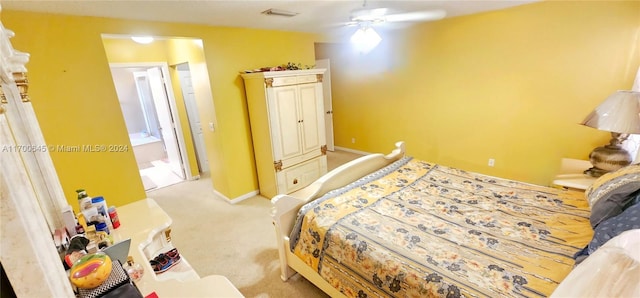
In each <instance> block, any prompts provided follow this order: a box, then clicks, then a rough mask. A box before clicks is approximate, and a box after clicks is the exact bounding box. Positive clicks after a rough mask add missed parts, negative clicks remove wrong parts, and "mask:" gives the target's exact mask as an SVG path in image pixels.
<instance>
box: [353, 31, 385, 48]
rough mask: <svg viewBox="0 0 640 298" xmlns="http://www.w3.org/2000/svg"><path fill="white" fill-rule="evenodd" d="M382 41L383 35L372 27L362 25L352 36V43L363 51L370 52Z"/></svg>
mask: <svg viewBox="0 0 640 298" xmlns="http://www.w3.org/2000/svg"><path fill="white" fill-rule="evenodd" d="M381 41H382V37H380V35H378V33H377V32H376V31H375V30H373V28H371V27H360V28H358V30H356V32H355V33H353V35H352V36H351V44H352V45H353V46H354V47H355V49H356V50H357V51H358V52H361V53H368V52H369V51H371V50H373V49H374V48H375V47H376V46H378V44H379V43H380V42H381Z"/></svg>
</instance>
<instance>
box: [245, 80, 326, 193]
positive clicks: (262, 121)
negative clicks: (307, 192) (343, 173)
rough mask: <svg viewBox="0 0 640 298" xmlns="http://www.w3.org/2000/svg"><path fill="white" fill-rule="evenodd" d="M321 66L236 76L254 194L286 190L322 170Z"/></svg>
mask: <svg viewBox="0 0 640 298" xmlns="http://www.w3.org/2000/svg"><path fill="white" fill-rule="evenodd" d="M324 72H325V69H307V70H285V71H267V72H256V73H244V74H241V75H242V78H243V79H244V85H245V91H246V97H247V105H248V108H249V119H250V122H251V135H252V139H253V149H254V155H255V159H256V169H257V173H258V183H259V187H260V194H262V195H263V196H265V197H267V198H271V197H273V196H275V195H277V194H289V193H292V192H294V191H296V190H299V189H301V188H303V187H305V186H307V185H309V184H310V183H311V182H313V181H315V180H316V179H318V178H319V177H320V176H322V175H323V174H325V173H326V172H327V157H326V136H325V124H324V102H323V96H322V76H323V74H324Z"/></svg>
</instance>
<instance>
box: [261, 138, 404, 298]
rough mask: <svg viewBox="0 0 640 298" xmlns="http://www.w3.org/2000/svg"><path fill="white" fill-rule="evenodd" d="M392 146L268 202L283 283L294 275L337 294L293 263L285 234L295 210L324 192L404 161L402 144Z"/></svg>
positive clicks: (296, 211)
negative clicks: (389, 149)
mask: <svg viewBox="0 0 640 298" xmlns="http://www.w3.org/2000/svg"><path fill="white" fill-rule="evenodd" d="M395 146H396V149H394V150H393V151H392V152H391V153H389V154H387V155H384V154H380V153H377V154H370V155H366V156H363V157H360V158H358V159H355V160H353V161H350V162H348V163H346V164H344V165H342V166H340V167H338V168H336V169H334V170H332V171H331V172H329V173H327V174H325V175H324V176H322V177H320V178H319V179H318V180H316V181H315V182H313V183H312V184H310V185H309V186H307V187H305V188H304V189H302V190H300V191H298V192H296V193H295V194H292V195H277V196H275V197H273V198H272V199H271V204H272V210H271V217H272V218H273V224H274V226H275V230H276V240H277V245H278V253H279V257H280V277H281V278H282V280H283V281H286V280H287V279H289V277H291V276H292V275H294V274H295V273H296V272H298V273H300V274H301V275H302V276H304V277H305V278H307V279H308V280H309V281H311V282H313V283H314V284H315V285H316V286H318V287H319V288H321V289H322V290H323V291H325V292H326V293H327V294H329V295H331V296H332V297H334V295H335V293H338V294H339V292H337V290H336V289H334V288H333V287H331V286H330V285H329V284H328V283H327V282H326V281H324V279H322V278H321V277H320V276H319V275H318V273H317V272H315V271H313V270H311V268H309V267H306V265H305V264H304V263H303V262H302V261H300V262H297V261H299V259H297V256H295V255H293V253H291V251H290V249H289V234H290V233H291V229H292V228H293V225H294V224H295V221H296V216H297V213H298V210H299V209H300V207H302V205H304V204H306V203H307V202H310V201H312V200H315V199H317V198H319V197H321V196H322V195H323V194H325V193H326V192H328V191H330V190H334V189H337V188H340V187H343V186H345V185H347V184H349V183H351V182H353V181H355V180H357V179H359V178H361V177H363V176H365V175H367V174H369V173H372V172H374V171H376V170H378V169H381V168H383V167H385V166H387V165H389V164H391V163H393V162H395V161H397V160H399V159H401V158H402V157H404V154H405V147H404V142H397V143H396V144H395ZM294 258H295V259H294ZM296 260H297V261H296ZM305 267H306V268H305ZM327 287H328V288H327Z"/></svg>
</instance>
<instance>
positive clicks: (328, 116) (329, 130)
mask: <svg viewBox="0 0 640 298" xmlns="http://www.w3.org/2000/svg"><path fill="white" fill-rule="evenodd" d="M316 67H317V68H325V69H327V71H325V72H324V75H323V77H322V96H323V97H324V125H325V137H326V141H327V150H329V151H333V150H334V142H333V105H332V103H331V69H330V68H331V63H329V59H320V60H316Z"/></svg>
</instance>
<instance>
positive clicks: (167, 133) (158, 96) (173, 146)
mask: <svg viewBox="0 0 640 298" xmlns="http://www.w3.org/2000/svg"><path fill="white" fill-rule="evenodd" d="M147 74H148V76H149V86H150V87H151V94H152V95H153V101H154V103H155V105H156V112H157V114H158V122H159V123H160V134H161V135H162V140H163V142H164V146H165V149H166V150H167V158H168V164H169V168H170V169H171V171H173V172H174V173H175V174H176V175H178V176H179V177H180V178H182V179H184V177H185V175H184V170H183V168H182V157H181V156H180V148H179V147H178V138H177V136H176V131H175V124H174V120H173V116H172V114H171V109H170V108H169V98H168V97H167V91H166V89H165V88H166V87H165V84H164V79H163V77H162V71H161V70H160V68H159V67H153V68H149V69H148V70H147Z"/></svg>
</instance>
